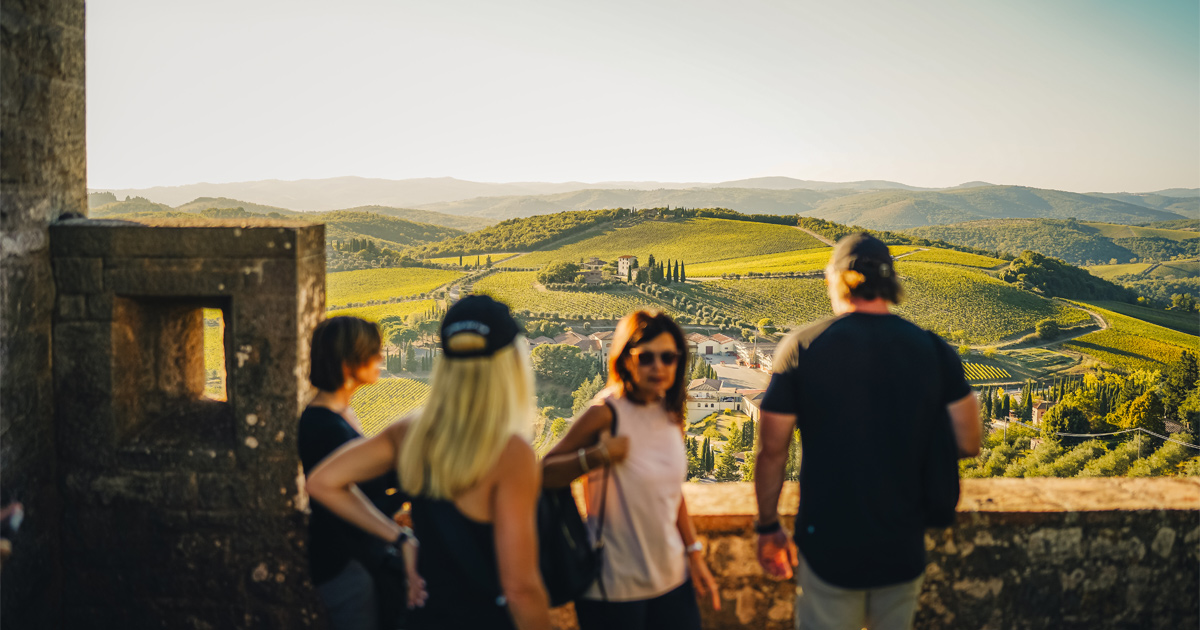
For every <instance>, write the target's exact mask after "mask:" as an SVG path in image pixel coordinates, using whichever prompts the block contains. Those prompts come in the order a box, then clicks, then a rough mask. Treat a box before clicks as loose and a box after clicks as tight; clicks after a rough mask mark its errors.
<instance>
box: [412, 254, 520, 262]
mask: <svg viewBox="0 0 1200 630" xmlns="http://www.w3.org/2000/svg"><path fill="white" fill-rule="evenodd" d="M488 256H491V257H492V264H493V265H495V264H497V263H499V262H501V261H504V260H508V259H509V258H512V257H513V256H516V254H514V253H510V252H498V253H495V254H479V255H476V254H467V255H465V256H461V258H462V261H463V264H464V265H474V264H475V260H476V259H478V260H479V264H481V265H482V264H484V263H486V262H487V257H488ZM459 258H460V256H442V257H440V258H426V259H425V262H429V263H433V264H435V265H458V260H459Z"/></svg>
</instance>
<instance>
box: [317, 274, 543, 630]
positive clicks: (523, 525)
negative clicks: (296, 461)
mask: <svg viewBox="0 0 1200 630" xmlns="http://www.w3.org/2000/svg"><path fill="white" fill-rule="evenodd" d="M441 338H442V339H441V346H442V351H443V353H444V356H443V357H442V358H441V359H440V360H439V361H438V362H437V363H435V366H434V371H433V379H432V382H431V389H430V394H429V400H428V402H427V403H426V405H425V407H424V408H423V409H422V410H420V411H417V412H414V413H413V414H412V415H410V416H409V417H407V418H405V419H404V420H402V421H400V422H397V423H396V424H393V425H392V426H390V427H388V428H387V429H385V430H384V431H383V432H382V433H380V434H379V435H377V436H375V437H373V438H371V439H369V440H363V441H360V442H357V443H355V444H353V445H351V446H348V447H346V448H345V449H343V450H342V451H339V452H338V453H336V454H334V455H333V456H331V457H330V458H329V459H328V460H327V461H326V462H325V463H323V464H322V465H321V466H319V467H318V468H317V470H316V471H314V472H313V474H312V476H310V477H309V480H308V492H309V494H310V495H311V496H312V497H313V498H314V499H316V500H317V501H319V502H321V503H322V504H324V505H325V506H326V507H327V508H329V509H330V510H331V511H332V512H334V513H336V514H337V515H338V516H340V517H342V518H344V519H346V520H347V521H350V522H351V523H354V524H355V525H357V526H359V527H361V528H362V529H364V530H366V531H367V532H369V533H371V534H374V535H375V536H378V537H379V538H382V539H384V540H395V539H396V538H397V537H399V536H402V534H401V530H400V527H399V526H397V525H396V524H395V523H394V522H393V521H392V520H391V519H389V518H387V517H386V516H385V515H383V514H382V513H380V512H379V511H378V510H376V509H375V508H374V506H372V505H371V503H370V502H369V501H367V500H365V499H364V498H363V497H362V496H361V494H358V493H356V492H354V484H356V483H358V482H360V481H362V480H366V479H373V478H375V477H378V476H379V475H381V474H383V473H385V472H387V471H388V470H390V469H398V471H399V475H400V483H401V486H402V488H403V489H404V490H405V491H406V492H407V493H408V494H410V495H411V496H413V497H414V498H413V502H412V519H413V529H414V531H415V534H416V537H417V538H418V539H419V540H420V541H421V549H420V553H419V558H418V561H417V570H418V572H419V573H420V574H421V576H422V577H423V578H424V580H425V592H426V593H427V599H426V600H425V601H420V600H421V599H422V597H421V595H422V593H417V594H416V595H415V596H411V597H410V605H414V606H418V608H416V609H415V610H413V613H412V615H411V616H410V617H409V626H408V627H410V628H513V627H515V628H520V629H521V630H543V629H547V628H549V627H550V611H549V601H548V598H547V596H546V590H545V586H544V585H543V584H542V578H541V574H540V573H539V572H538V564H537V562H538V561H537V533H536V525H535V514H536V505H537V498H538V493H539V491H540V487H541V469H540V467H539V465H538V463H537V456H536V454H535V453H534V451H533V448H532V447H531V446H530V445H529V443H528V442H527V441H526V440H525V439H524V438H523V437H522V434H523V432H524V431H525V430H527V427H528V426H529V425H530V421H531V420H532V418H533V417H534V410H533V370H532V366H531V364H530V361H529V350H528V345H527V343H526V342H525V340H524V338H523V337H521V336H520V329H519V327H518V326H517V324H516V322H515V321H514V320H513V318H512V316H511V314H510V313H509V310H508V307H507V306H504V305H503V304H500V303H499V302H496V301H494V300H492V299H491V298H489V297H486V296H470V297H467V298H464V299H463V300H461V301H459V302H458V303H456V304H455V305H454V306H452V307H451V308H450V310H449V311H448V312H447V313H446V317H445V319H444V320H443V321H442V328H441ZM411 592H412V591H411V590H410V593H411Z"/></svg>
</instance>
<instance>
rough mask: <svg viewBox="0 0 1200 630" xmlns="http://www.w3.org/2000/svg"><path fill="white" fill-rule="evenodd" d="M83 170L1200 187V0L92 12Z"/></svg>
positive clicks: (168, 175)
mask: <svg viewBox="0 0 1200 630" xmlns="http://www.w3.org/2000/svg"><path fill="white" fill-rule="evenodd" d="M87 13H88V20H87V89H88V120H87V125H88V180H89V185H90V186H92V187H112V188H121V187H145V186H155V185H176V184H187V183H194V182H200V181H209V182H230V181H245V180H256V179H270V178H277V179H302V178H318V177H334V176H341V175H360V176H364V177H384V178H389V179H405V178H410V177H442V176H452V177H458V178H462V179H470V180H476V181H492V182H506V181H571V180H575V181H588V182H596V181H611V180H659V181H722V180H730V179H737V178H744V177H757V176H763V175H786V176H790V177H798V178H804V179H819V180H830V181H850V180H859V179H889V180H896V181H902V182H905V183H909V184H913V185H921V186H949V185H955V184H959V183H962V182H965V181H970V180H986V181H989V182H992V183H999V184H1022V185H1029V186H1037V187H1044V188H1057V189H1063V190H1073V191H1079V192H1083V191H1114V192H1115V191H1148V190H1157V189H1162V188H1168V187H1176V186H1186V187H1195V186H1200V9H1198V3H1197V2H1196V0H1179V1H1153V0H1142V1H1139V2H1128V1H1123V0H1115V1H1103V2H1098V1H1089V2H1084V1H1081V0H1063V1H1053V2H1046V1H1045V0H1002V1H1001V0H996V1H992V2H962V1H961V0H946V1H934V2H923V1H922V2H916V1H910V2H894V1H892V0H876V1H870V2H866V1H847V2H827V1H820V2H815V1H804V2H796V1H793V2H754V1H744V2H738V3H732V2H708V1H700V0H682V1H660V0H637V1H632V2H623V1H611V0H610V1H606V2H578V1H576V2H565V1H562V0H557V1H548V2H535V1H524V0H505V1H504V2H496V1H494V0H485V1H480V2H455V1H443V2H407V1H401V0H386V1H378V2H370V1H360V0H340V1H338V2H329V1H327V0H322V1H320V2H307V1H296V0H287V1H279V2H276V1H264V0H236V1H214V0H205V1H204V2H194V1H188V2H176V1H166V0H104V1H101V2H89V3H88V6H87Z"/></svg>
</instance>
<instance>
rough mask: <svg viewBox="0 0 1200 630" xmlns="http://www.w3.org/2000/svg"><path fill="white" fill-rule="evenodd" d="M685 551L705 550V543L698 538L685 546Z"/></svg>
mask: <svg viewBox="0 0 1200 630" xmlns="http://www.w3.org/2000/svg"><path fill="white" fill-rule="evenodd" d="M684 551H686V552H688V553H692V552H693V551H704V543H703V542H700V541H699V540H697V541H696V542H694V543H692V544H690V545H688V546H687V547H685V548H684Z"/></svg>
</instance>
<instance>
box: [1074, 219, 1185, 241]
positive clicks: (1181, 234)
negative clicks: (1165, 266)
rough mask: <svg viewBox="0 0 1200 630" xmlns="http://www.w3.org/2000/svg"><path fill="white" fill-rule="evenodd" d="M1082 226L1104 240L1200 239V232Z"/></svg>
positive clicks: (1106, 225) (1122, 226) (1099, 224)
mask: <svg viewBox="0 0 1200 630" xmlns="http://www.w3.org/2000/svg"><path fill="white" fill-rule="evenodd" d="M1084 225H1086V226H1088V227H1090V228H1095V229H1096V232H1097V233H1098V234H1100V236H1103V237H1106V238H1169V239H1171V240H1173V241H1186V240H1187V239H1190V238H1200V232H1196V231H1194V230H1165V229H1162V228H1152V227H1139V226H1136V225H1119V224H1116V223H1092V222H1088V223H1084Z"/></svg>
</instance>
